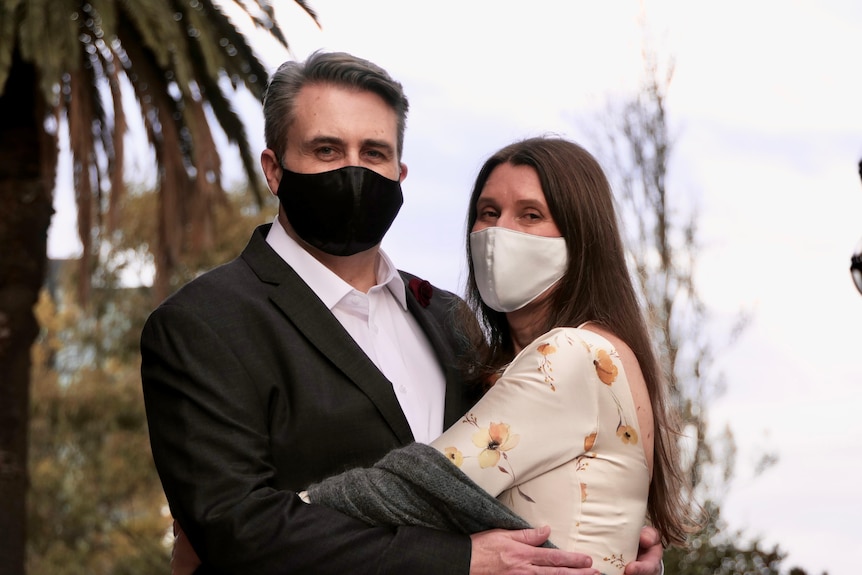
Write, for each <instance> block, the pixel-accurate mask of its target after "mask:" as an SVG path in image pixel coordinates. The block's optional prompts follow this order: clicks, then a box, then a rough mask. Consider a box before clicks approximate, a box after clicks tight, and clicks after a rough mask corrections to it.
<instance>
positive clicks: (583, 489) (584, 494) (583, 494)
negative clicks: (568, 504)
mask: <svg viewBox="0 0 862 575" xmlns="http://www.w3.org/2000/svg"><path fill="white" fill-rule="evenodd" d="M586 500H587V484H586V483H581V503H583V502H584V501H586Z"/></svg>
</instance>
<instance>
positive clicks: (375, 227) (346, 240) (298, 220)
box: [278, 166, 404, 256]
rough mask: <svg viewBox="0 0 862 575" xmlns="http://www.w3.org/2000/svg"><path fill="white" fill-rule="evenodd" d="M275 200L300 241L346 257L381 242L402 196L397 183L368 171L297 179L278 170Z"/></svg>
mask: <svg viewBox="0 0 862 575" xmlns="http://www.w3.org/2000/svg"><path fill="white" fill-rule="evenodd" d="M278 200H279V201H280V202H281V205H282V206H283V207H284V213H285V214H286V215H287V221H289V222H290V225H291V226H292V227H293V229H294V230H296V233H297V234H298V235H299V237H300V238H302V239H303V241H305V242H307V243H309V244H310V245H312V246H314V247H315V248H317V249H319V250H321V251H323V252H325V253H327V254H331V255H334V256H351V255H353V254H356V253H359V252H364V251H365V250H367V249H369V248H371V247H373V246H376V245H377V244H379V243H380V242H381V240H383V236H384V235H385V234H386V231H387V230H388V229H389V226H391V225H392V222H393V221H395V216H396V215H398V210H400V209H401V204H402V203H403V202H404V196H403V195H402V193H401V183H400V182H399V181H397V180H390V179H389V178H386V177H384V176H381V175H380V174H378V173H377V172H375V171H374V170H369V169H368V168H362V167H359V166H345V167H343V168H339V169H337V170H332V171H331V172H323V173H320V174H297V173H296V172H291V171H290V170H288V169H287V168H284V167H282V175H281V182H280V183H279V184H278Z"/></svg>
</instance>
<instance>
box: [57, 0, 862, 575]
mask: <svg viewBox="0 0 862 575" xmlns="http://www.w3.org/2000/svg"><path fill="white" fill-rule="evenodd" d="M291 4H292V3H291V2H287V1H285V2H279V5H280V10H282V11H281V12H278V13H277V15H278V17H279V21H280V24H281V25H282V27H283V29H284V31H285V33H286V35H287V37H288V40H289V42H290V44H291V49H292V54H289V53H287V52H285V51H284V50H283V49H280V48H278V47H277V46H276V45H275V44H270V43H261V44H260V46H261V50H262V52H261V56H262V58H263V60H264V61H265V62H266V63H267V65H268V66H269V67H270V69H274V68H275V66H277V65H278V64H279V63H280V62H282V61H284V60H285V59H288V58H292V57H296V58H304V57H305V56H306V55H307V54H308V53H310V52H311V51H313V50H315V49H319V48H323V49H327V50H344V51H348V52H352V53H354V54H356V55H359V56H362V57H365V58H368V59H370V60H373V61H375V62H376V63H378V64H380V65H382V66H383V67H384V68H386V69H387V70H389V72H390V73H391V74H392V75H393V76H394V77H395V78H396V79H398V80H400V81H401V82H402V83H403V84H404V87H405V90H406V92H407V95H408V97H409V98H410V103H411V111H410V116H409V118H408V128H407V137H406V143H405V153H404V161H405V162H406V163H407V164H408V166H409V168H410V170H409V175H408V177H407V179H406V180H405V182H404V191H405V205H404V207H403V209H402V212H401V214H400V215H399V217H398V219H397V221H396V223H395V225H394V226H393V228H392V230H391V231H390V233H389V235H388V236H387V238H386V240H384V244H383V246H384V249H385V250H386V251H387V253H389V254H390V256H392V257H393V259H394V260H395V262H396V264H397V265H398V266H399V267H401V268H404V269H408V270H410V271H412V272H414V273H416V274H418V275H421V276H423V277H426V278H427V279H429V280H431V281H432V282H434V283H436V284H438V285H440V286H441V287H445V288H448V289H451V290H453V291H456V292H459V293H460V292H461V291H462V279H463V271H464V260H463V257H462V243H463V233H464V229H463V222H464V214H465V209H466V199H467V196H468V194H469V189H470V185H471V183H472V180H473V178H474V176H475V175H476V171H477V170H478V167H479V165H480V164H481V163H482V161H483V160H484V159H485V158H486V157H487V155H489V154H490V153H492V152H493V151H495V150H496V149H498V148H500V147H501V146H503V145H505V144H508V143H510V142H511V141H513V140H515V139H520V138H523V137H526V136H532V135H537V134H542V133H555V134H559V135H562V136H565V137H569V138H571V139H574V140H576V141H579V142H580V143H582V144H584V145H585V146H586V147H587V148H591V147H593V146H592V144H593V142H591V141H590V140H589V139H588V137H587V136H586V135H585V131H584V126H585V125H589V124H590V123H592V124H593V125H594V124H595V122H596V117H597V114H598V113H599V112H600V111H601V110H603V109H604V108H605V106H606V103H607V102H608V101H609V100H611V99H615V98H616V99H618V98H620V97H625V96H631V95H632V94H633V93H634V90H636V88H637V86H638V83H639V80H640V78H641V69H642V65H641V48H642V45H643V41H644V33H643V30H642V28H641V26H640V25H639V23H638V17H639V14H641V11H642V9H643V10H644V11H645V12H644V13H645V14H646V19H647V20H646V21H647V28H646V29H647V30H648V35H649V41H650V42H651V44H652V46H653V47H655V48H656V49H657V50H658V52H659V54H660V55H664V56H672V57H673V58H674V59H675V62H676V68H675V75H674V79H673V83H672V85H671V88H670V92H669V97H668V102H667V107H668V111H669V116H670V122H671V127H672V130H673V132H674V134H675V135H676V142H675V145H676V149H675V156H674V157H673V160H672V164H671V172H672V174H671V186H672V190H671V192H672V193H674V194H678V195H679V196H685V201H686V202H688V203H692V204H694V205H697V206H698V209H699V213H700V214H701V215H700V234H701V240H702V242H703V244H704V248H703V250H702V252H701V257H700V259H699V261H698V266H699V267H698V270H699V272H698V276H697V281H698V285H699V288H700V291H701V294H702V296H703V299H704V300H705V302H706V304H707V305H708V307H709V309H710V311H711V313H712V314H713V317H714V325H715V326H717V328H716V331H720V329H719V328H721V327H722V326H726V325H727V324H728V323H729V322H730V321H731V320H732V318H733V317H734V315H735V314H736V313H737V312H739V311H740V310H748V311H750V312H751V313H752V314H753V322H752V324H751V326H750V327H749V329H748V330H747V331H746V332H745V333H744V334H743V336H742V337H741V338H740V340H739V341H738V342H737V343H736V344H735V345H734V346H733V347H731V348H729V349H727V350H722V351H721V352H720V357H719V366H718V367H719V368H720V369H721V370H722V371H723V372H724V373H725V375H726V378H727V386H728V389H727V393H726V394H725V395H724V396H723V397H722V398H721V399H719V400H718V401H716V402H715V404H714V405H713V407H712V409H711V410H710V418H711V426H712V428H713V429H715V430H719V429H721V428H723V427H724V426H725V425H730V427H731V429H732V430H733V432H734V434H735V435H736V438H737V442H738V444H739V450H740V451H739V461H738V472H737V478H736V480H735V482H734V483H733V484H732V485H731V486H730V491H729V494H728V499H727V502H726V504H725V506H724V508H723V514H724V516H725V518H726V519H727V520H728V521H729V522H730V523H731V526H732V527H733V528H735V529H744V530H745V533H746V534H748V535H750V536H755V535H759V536H761V537H762V538H763V540H764V541H765V543H767V544H769V545H771V544H775V543H777V544H779V545H780V546H781V548H782V549H783V550H785V551H787V552H789V557H788V559H787V560H786V561H785V565H786V566H787V567H790V566H793V565H800V566H802V567H803V568H805V569H806V570H807V571H808V572H809V573H812V574H813V573H820V572H822V571H824V570H828V571H829V573H830V574H831V575H841V574H845V573H855V572H857V571H858V568H856V564H857V563H858V558H857V557H856V555H858V552H856V550H857V549H859V546H860V540H862V527H860V522H859V519H858V517H859V516H860V514H862V492H860V490H859V488H858V487H857V486H858V483H859V479H858V478H859V475H860V472H862V443H860V440H859V437H860V436H862V423H860V417H859V413H860V408H862V353H860V351H862V345H860V344H862V337H860V331H862V295H860V294H859V293H857V292H856V290H855V289H854V287H853V284H852V281H851V279H850V275H849V272H848V268H849V260H850V255H851V253H852V252H853V249H854V247H855V246H856V244H857V242H858V241H859V240H860V238H862V184H860V179H859V175H858V173H857V167H856V164H857V162H858V161H859V159H860V158H862V81H860V79H859V75H860V71H862V66H860V62H862V3H860V2H858V0H821V1H818V2H779V1H778V0H745V1H743V0H728V1H725V2H720V3H715V2H712V3H702V2H686V1H683V0H660V1H649V0H648V1H645V2H643V3H639V2H635V1H631V0H627V1H622V0H619V1H616V2H601V3H600V2H587V1H580V0H573V1H570V2H562V1H551V0H547V1H541V0H540V1H535V0H534V1H532V2H523V1H522V2H514V1H501V0H473V1H471V2H456V1H438V2H433V3H432V2H409V3H408V2H403V1H399V0H362V1H354V0H310V4H311V5H312V7H313V8H314V9H315V10H316V11H317V13H318V14H319V17H320V22H321V25H322V30H318V29H317V28H316V27H315V26H314V25H313V24H311V23H310V21H309V20H308V18H307V17H305V16H303V15H302V14H301V13H300V12H299V11H298V10H297V9H295V8H294V7H293V6H291ZM238 102H239V105H240V106H242V107H243V112H242V113H243V115H244V117H246V119H247V120H248V122H249V126H248V130H249V133H250V135H251V136H252V138H253V141H254V142H255V143H256V145H257V147H259V148H262V147H263V138H262V121H261V119H260V111H259V108H258V107H257V106H255V105H254V102H253V101H250V100H249V99H248V98H246V99H243V98H240V99H238ZM236 165H238V162H236V161H235V160H234V166H236ZM228 166H230V160H229V159H228ZM143 170H144V171H146V167H144V168H143ZM229 171H230V168H229ZM234 173H238V170H235V171H234ZM70 203H71V193H70V192H69V191H68V188H67V187H65V186H64V185H63V183H62V182H61V183H60V187H59V188H58V193H57V210H58V213H57V215H55V217H54V225H53V227H52V233H51V238H50V247H49V250H50V252H51V255H54V256H57V257H59V256H64V255H69V250H70V247H69V246H73V245H74V242H72V241H70V239H69V238H70V237H71V236H72V235H73V233H74V232H73V231H71V230H73V229H74V210H73V209H71V208H70ZM719 343H720V342H719ZM764 450H767V451H773V452H776V453H777V454H778V456H779V458H780V460H779V463H778V464H777V465H775V466H774V467H772V468H771V469H769V470H768V471H767V472H765V473H764V474H763V475H761V476H759V477H756V478H755V477H753V471H752V468H753V463H754V461H755V460H756V458H757V456H758V454H760V453H762V452H763V451H764Z"/></svg>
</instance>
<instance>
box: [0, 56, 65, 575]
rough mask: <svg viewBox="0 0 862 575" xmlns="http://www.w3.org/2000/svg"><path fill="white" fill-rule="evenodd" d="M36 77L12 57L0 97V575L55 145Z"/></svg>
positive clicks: (17, 551) (13, 540)
mask: <svg viewBox="0 0 862 575" xmlns="http://www.w3.org/2000/svg"><path fill="white" fill-rule="evenodd" d="M37 86H38V85H37V77H36V72H35V70H34V68H33V66H32V65H30V64H27V63H25V62H23V61H22V60H21V59H20V57H19V54H18V53H17V51H16V53H15V54H14V56H13V63H12V68H11V71H10V75H9V77H8V79H7V81H6V85H5V87H4V88H3V90H4V92H3V94H2V95H0V136H2V137H0V534H2V535H0V574H2V575H6V574H10V575H11V574H15V575H20V574H23V573H24V572H25V557H26V553H25V544H26V532H27V506H26V495H27V489H28V483H27V476H28V475H27V428H28V424H29V419H30V418H29V415H30V364H31V361H30V347H31V346H32V344H33V342H34V341H35V339H36V336H37V335H38V333H39V326H38V325H37V322H36V318H35V316H34V315H33V306H34V305H35V303H36V301H37V299H38V297H39V290H40V288H41V287H42V284H43V280H44V276H45V265H46V262H47V245H48V244H47V238H48V225H49V223H50V221H51V214H52V212H53V208H52V203H53V202H52V192H53V184H54V181H53V174H54V170H55V169H56V145H55V144H53V145H51V144H50V142H53V138H52V137H51V136H49V135H48V134H46V133H45V130H44V128H43V121H44V112H45V106H44V104H43V100H42V96H41V93H40V92H39V91H38V88H37Z"/></svg>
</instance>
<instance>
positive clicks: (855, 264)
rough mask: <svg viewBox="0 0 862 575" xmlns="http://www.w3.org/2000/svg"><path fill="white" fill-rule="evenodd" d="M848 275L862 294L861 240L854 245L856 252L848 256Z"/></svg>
mask: <svg viewBox="0 0 862 575" xmlns="http://www.w3.org/2000/svg"><path fill="white" fill-rule="evenodd" d="M850 275H851V277H852V278H853V283H854V284H856V289H857V290H859V293H860V294H862V240H860V241H859V245H858V246H856V253H854V254H853V255H852V256H851V257H850Z"/></svg>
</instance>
